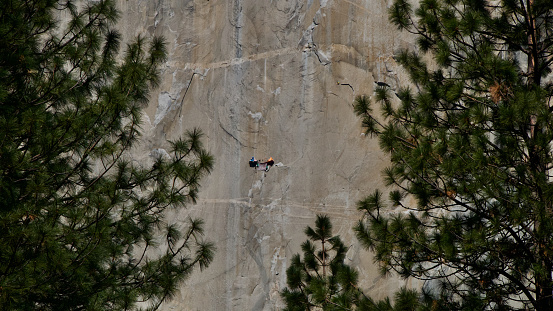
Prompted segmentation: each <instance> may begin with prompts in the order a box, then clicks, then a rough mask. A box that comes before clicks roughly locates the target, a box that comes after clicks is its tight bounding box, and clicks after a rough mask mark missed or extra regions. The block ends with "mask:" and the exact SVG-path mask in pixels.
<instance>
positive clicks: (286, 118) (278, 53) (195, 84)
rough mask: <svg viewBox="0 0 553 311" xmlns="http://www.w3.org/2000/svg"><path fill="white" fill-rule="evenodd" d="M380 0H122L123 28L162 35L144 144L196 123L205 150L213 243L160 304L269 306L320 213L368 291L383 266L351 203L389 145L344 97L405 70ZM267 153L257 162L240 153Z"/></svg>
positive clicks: (150, 146)
mask: <svg viewBox="0 0 553 311" xmlns="http://www.w3.org/2000/svg"><path fill="white" fill-rule="evenodd" d="M390 4H391V0H178V1H177V0H156V1H154V0H119V2H118V6H119V8H120V10H121V13H122V16H121V18H122V19H121V22H120V24H119V26H118V27H119V28H120V30H121V31H122V32H123V33H124V35H125V36H126V37H127V38H129V37H133V36H136V35H143V36H146V37H151V36H152V35H163V36H164V37H165V38H166V41H167V43H168V51H169V59H168V61H167V64H166V66H165V67H164V68H163V80H162V83H161V86H160V87H159V88H158V89H157V90H155V92H153V93H152V101H151V104H150V106H149V107H148V109H147V116H145V124H144V131H145V134H144V142H143V144H142V148H143V151H141V152H140V153H137V157H145V158H146V157H148V154H149V152H150V151H151V150H154V149H156V148H162V149H163V148H166V147H167V144H166V143H165V140H166V139H173V138H176V137H178V136H179V135H182V133H184V132H185V131H186V130H187V129H191V128H192V127H200V128H201V129H203V131H204V133H205V142H206V144H207V146H208V148H209V150H210V151H211V152H212V153H213V154H214V155H215V156H216V165H215V169H214V171H213V173H212V174H211V175H210V176H209V177H208V178H206V179H205V180H204V181H203V182H202V184H203V190H202V192H201V194H200V200H199V201H198V204H197V205H195V206H191V207H189V209H187V210H183V211H180V212H178V213H176V214H175V215H174V217H176V218H177V219H185V218H186V217H188V216H189V215H193V216H199V217H202V218H203V219H204V220H205V222H206V232H207V236H208V238H209V239H210V240H212V241H214V242H215V243H216V245H217V249H218V250H217V253H216V258H215V261H214V262H213V264H212V265H211V266H210V267H209V268H208V269H207V270H205V271H203V272H201V273H200V272H195V273H194V274H193V275H192V277H191V278H190V279H189V280H188V281H187V282H186V283H185V284H184V285H183V287H182V289H181V290H180V291H179V292H178V294H177V295H176V296H175V297H174V298H173V300H171V301H170V302H168V303H166V304H164V306H163V308H162V309H163V310H278V309H280V308H281V307H282V302H281V300H280V298H279V294H278V291H279V290H281V289H282V288H284V287H285V286H286V280H285V275H286V274H285V270H286V268H287V267H288V265H289V261H290V259H291V257H292V255H293V254H295V253H299V252H300V244H301V243H302V242H303V241H304V240H305V239H306V237H305V235H304V234H303V229H304V228H305V226H307V225H310V226H312V225H313V224H314V219H315V215H316V214H317V213H325V214H328V215H330V216H331V218H332V221H333V224H334V227H335V233H336V234H340V235H341V236H342V237H343V238H344V239H345V240H346V241H349V242H348V244H349V245H351V247H350V250H349V252H348V256H347V258H348V259H347V260H348V263H349V264H351V265H354V266H356V267H358V268H359V270H360V279H361V280H362V282H361V285H362V286H363V287H364V288H366V289H367V291H368V292H369V293H370V294H371V295H372V296H373V297H375V298H380V297H383V296H385V295H388V294H390V293H391V292H393V290H394V289H395V288H397V287H398V286H399V285H400V283H399V281H397V280H395V279H385V278H382V277H381V276H380V275H379V273H378V272H377V268H376V266H375V265H374V263H373V261H372V258H371V256H370V253H369V252H367V251H365V250H362V249H360V247H359V245H358V244H357V242H356V241H355V238H354V237H353V232H352V230H351V227H352V226H353V225H354V224H355V222H356V221H357V220H358V219H359V216H360V215H359V213H358V212H357V210H356V202H357V201H358V200H359V199H361V198H363V197H364V196H365V195H366V194H368V193H369V192H370V191H372V190H374V189H375V188H376V187H379V186H381V185H382V183H381V180H380V171H381V169H382V168H383V167H384V165H385V161H386V157H385V155H383V154H382V153H381V152H380V151H379V149H378V144H377V141H376V140H375V139H370V138H368V137H364V135H363V134H362V132H363V130H362V128H361V126H360V121H359V119H358V118H357V117H356V116H355V115H354V113H353V109H352V102H353V99H354V97H355V96H356V95H359V94H372V92H373V87H374V85H375V81H382V82H386V83H388V84H390V85H391V86H392V87H397V86H398V85H399V83H400V81H406V79H405V77H404V74H403V73H402V71H401V70H400V68H398V66H397V65H396V63H395V62H394V60H393V59H392V57H391V56H392V54H393V52H394V51H395V50H397V49H398V48H401V47H408V46H410V45H411V43H410V42H411V41H412V39H411V38H409V37H407V36H406V35H405V34H400V33H398V31H397V30H396V29H395V27H393V26H392V25H390V24H389V22H388V20H387V13H386V12H387V8H388V6H389V5H390ZM252 156H255V157H256V158H267V157H269V156H272V157H273V158H274V159H275V161H276V163H277V165H276V166H275V167H273V168H272V169H271V170H270V171H269V172H267V173H264V172H256V171H254V170H252V169H251V168H249V167H248V159H249V158H251V157H252Z"/></svg>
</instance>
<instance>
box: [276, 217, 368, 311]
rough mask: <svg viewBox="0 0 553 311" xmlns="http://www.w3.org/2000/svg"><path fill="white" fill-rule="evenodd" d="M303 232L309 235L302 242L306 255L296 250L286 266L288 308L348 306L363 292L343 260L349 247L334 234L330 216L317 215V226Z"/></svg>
mask: <svg viewBox="0 0 553 311" xmlns="http://www.w3.org/2000/svg"><path fill="white" fill-rule="evenodd" d="M304 232H305V235H307V237H308V238H309V239H308V240H306V241H305V242H304V243H303V244H302V245H301V249H302V251H303V259H302V258H301V256H300V254H295V255H294V256H293V257H292V261H291V264H290V267H288V269H287V270H286V277H287V284H288V287H289V288H285V289H284V290H283V291H282V292H281V295H282V297H283V298H284V301H285V303H286V309H285V310H290V311H292V310H298V311H299V310H349V309H350V308H352V306H354V305H356V304H357V303H358V301H359V300H360V298H361V297H362V296H361V295H360V291H359V290H358V289H357V278H358V273H357V272H356V271H355V270H354V269H353V268H351V267H350V266H348V265H346V264H345V263H344V260H345V258H346V257H345V256H346V252H347V251H348V248H347V247H346V246H345V245H344V243H343V242H342V240H341V239H340V236H332V224H331V222H330V218H329V217H328V216H325V215H317V219H316V221H315V229H313V228H311V227H309V226H308V227H307V228H305V231H304ZM318 245H320V246H319V247H318Z"/></svg>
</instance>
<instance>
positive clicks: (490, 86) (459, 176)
mask: <svg viewBox="0 0 553 311" xmlns="http://www.w3.org/2000/svg"><path fill="white" fill-rule="evenodd" d="M390 18H391V21H392V22H393V23H394V24H395V25H396V26H397V27H398V28H399V29H402V30H405V31H409V32H411V33H413V34H414V35H415V36H416V38H417V47H418V49H417V50H416V51H402V52H400V53H398V55H397V57H396V60H397V62H398V63H399V64H401V65H402V66H403V67H404V68H405V70H406V71H407V72H408V74H409V76H410V79H411V82H412V84H411V87H409V86H405V87H403V88H401V89H398V90H395V94H394V92H392V91H393V90H391V89H390V88H389V87H386V86H384V87H379V88H377V90H376V92H375V97H374V99H370V98H368V97H367V96H361V97H358V98H357V99H356V103H355V110H356V112H357V113H358V114H359V115H360V116H361V117H362V119H363V125H364V126H365V127H366V129H367V132H368V133H370V134H372V135H376V136H377V137H378V139H379V141H380V147H381V149H382V150H383V151H384V152H386V153H387V154H389V156H390V160H391V164H390V166H389V167H388V168H386V169H385V170H384V177H385V180H386V183H387V184H388V186H390V188H389V196H388V197H387V198H386V197H385V195H384V193H383V192H382V191H380V190H377V191H375V192H374V193H373V194H372V195H370V196H368V197H367V198H366V199H365V200H363V201H361V202H360V203H359V208H360V209H361V210H362V211H364V213H365V216H364V218H363V219H362V220H361V221H360V222H359V223H358V225H357V227H356V231H357V234H358V238H359V239H360V241H361V242H362V243H363V244H364V245H365V246H366V247H368V248H369V249H371V250H373V251H374V252H375V256H376V259H377V261H378V262H380V263H381V266H382V269H383V271H384V272H388V271H395V272H397V273H398V274H399V275H400V276H402V277H405V278H409V277H412V278H417V279H421V280H428V283H427V286H426V287H427V288H429V289H431V292H432V294H433V295H434V297H435V298H436V301H435V303H436V307H438V306H440V308H442V309H445V310H528V309H530V310H539V311H545V310H553V297H552V290H553V282H552V273H553V217H552V216H553V184H552V182H551V181H552V178H551V177H552V176H551V168H552V165H553V163H552V150H551V145H552V140H553V117H552V111H553V107H552V103H551V97H552V94H553V86H552V84H551V75H550V73H551V63H552V62H553V57H552V53H553V2H552V1H550V0H497V1H496V0H422V1H420V6H418V7H417V8H413V7H412V5H411V4H410V2H409V1H406V0H395V1H394V4H393V6H391V8H390ZM371 102H378V103H380V104H381V105H380V112H381V117H377V116H375V114H374V113H373V112H372V111H371ZM391 207H396V209H391Z"/></svg>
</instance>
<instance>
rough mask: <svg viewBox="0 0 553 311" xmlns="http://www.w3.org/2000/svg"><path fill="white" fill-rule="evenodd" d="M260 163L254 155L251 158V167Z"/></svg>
mask: <svg viewBox="0 0 553 311" xmlns="http://www.w3.org/2000/svg"><path fill="white" fill-rule="evenodd" d="M258 165H259V162H258V161H257V160H256V159H255V158H254V157H252V158H251V159H250V167H257V166H258Z"/></svg>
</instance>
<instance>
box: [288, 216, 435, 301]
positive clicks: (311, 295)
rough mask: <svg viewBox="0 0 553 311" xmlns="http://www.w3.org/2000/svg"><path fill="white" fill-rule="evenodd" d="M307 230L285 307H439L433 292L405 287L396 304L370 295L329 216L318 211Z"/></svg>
mask: <svg viewBox="0 0 553 311" xmlns="http://www.w3.org/2000/svg"><path fill="white" fill-rule="evenodd" d="M304 232H305V234H306V235H307V236H308V238H309V240H306V241H305V242H304V243H303V244H302V247H301V248H302V251H303V260H302V258H301V256H300V254H295V255H294V256H293V257H292V260H291V264H290V267H288V269H287V270H286V277H287V284H288V288H285V289H284V290H283V291H282V292H281V296H282V298H284V301H285V303H286V308H285V310H295V311H304V310H332V311H338V310H359V311H424V310H438V309H435V308H436V307H437V306H438V305H437V299H435V298H432V296H431V295H430V294H428V293H424V294H423V295H419V294H418V293H417V292H416V291H413V290H408V289H406V288H401V289H400V290H399V291H398V292H397V293H396V295H395V297H394V298H395V304H394V305H392V304H391V303H390V300H389V299H385V300H381V301H374V300H373V299H371V298H369V297H367V296H366V295H365V294H364V293H363V292H362V291H361V289H359V287H358V286H357V281H358V277H359V274H358V272H357V271H356V270H355V269H354V268H352V267H350V266H349V265H347V264H346V263H345V259H346V253H347V251H348V248H347V247H345V245H344V244H343V242H342V240H341V239H340V236H332V224H331V222H330V219H329V218H328V216H325V215H317V219H316V221H315V229H313V228H311V227H307V228H306V229H305V231H304ZM314 243H315V244H314ZM319 244H320V247H317V245H319ZM444 310H445V309H444Z"/></svg>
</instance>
